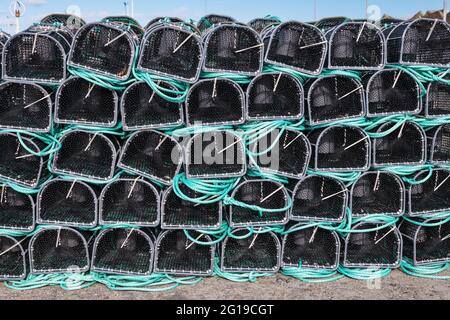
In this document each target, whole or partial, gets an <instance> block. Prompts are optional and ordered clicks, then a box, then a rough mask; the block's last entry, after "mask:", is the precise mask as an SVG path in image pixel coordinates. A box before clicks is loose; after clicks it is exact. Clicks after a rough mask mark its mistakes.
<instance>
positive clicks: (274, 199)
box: [227, 179, 291, 228]
mask: <svg viewBox="0 0 450 320" xmlns="http://www.w3.org/2000/svg"><path fill="white" fill-rule="evenodd" d="M231 198H232V199H233V201H231V202H230V205H229V206H228V208H227V212H228V224H229V226H230V227H231V228H237V227H261V226H267V225H285V224H286V223H287V222H288V221H289V213H290V209H291V198H290V196H289V193H288V191H287V189H286V188H285V187H284V186H283V185H282V184H281V183H279V182H276V181H271V180H267V179H266V180H264V179H254V180H246V181H244V182H242V183H241V184H239V185H238V186H237V187H236V188H235V189H234V190H233V192H232V193H231Z"/></svg>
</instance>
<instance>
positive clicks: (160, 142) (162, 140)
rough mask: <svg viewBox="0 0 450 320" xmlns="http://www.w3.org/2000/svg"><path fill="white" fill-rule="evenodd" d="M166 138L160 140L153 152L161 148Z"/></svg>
mask: <svg viewBox="0 0 450 320" xmlns="http://www.w3.org/2000/svg"><path fill="white" fill-rule="evenodd" d="M168 138H169V137H168V136H165V137H164V139H161V140H160V141H159V143H158V145H157V146H156V148H155V150H156V151H157V150H159V148H161V146H162V145H163V143H164V142H165V141H166V140H167V139H168Z"/></svg>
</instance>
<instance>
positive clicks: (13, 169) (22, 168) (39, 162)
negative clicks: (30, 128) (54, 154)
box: [0, 132, 48, 188]
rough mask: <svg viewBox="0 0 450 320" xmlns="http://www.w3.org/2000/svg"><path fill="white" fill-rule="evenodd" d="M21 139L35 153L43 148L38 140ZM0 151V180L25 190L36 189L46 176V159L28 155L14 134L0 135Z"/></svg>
mask: <svg viewBox="0 0 450 320" xmlns="http://www.w3.org/2000/svg"><path fill="white" fill-rule="evenodd" d="M21 138H22V141H23V142H24V143H25V144H26V146H27V147H28V148H31V149H32V150H34V151H35V152H39V151H40V150H42V149H43V148H44V146H43V144H42V143H41V142H40V140H38V139H30V138H26V137H24V136H22V137H21ZM0 150H2V152H1V153H0V179H3V180H5V181H8V182H11V183H15V184H18V185H20V186H23V187H26V188H36V187H37V186H38V185H39V182H40V181H41V179H43V178H45V177H46V176H47V174H48V172H47V166H46V161H47V159H46V158H43V157H38V156H35V155H33V154H31V153H29V152H28V151H27V150H26V149H25V148H24V147H23V146H22V145H21V144H20V141H19V139H18V137H17V135H16V134H13V133H5V132H3V133H0Z"/></svg>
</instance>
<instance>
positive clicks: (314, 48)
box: [266, 21, 327, 74]
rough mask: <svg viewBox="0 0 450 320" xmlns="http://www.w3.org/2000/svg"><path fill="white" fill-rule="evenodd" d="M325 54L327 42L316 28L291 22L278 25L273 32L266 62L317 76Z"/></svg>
mask: <svg viewBox="0 0 450 320" xmlns="http://www.w3.org/2000/svg"><path fill="white" fill-rule="evenodd" d="M326 53H327V41H326V39H325V36H324V35H323V34H322V32H321V31H320V30H319V29H318V28H317V27H314V26H312V25H309V24H304V23H300V22H294V21H291V22H286V23H283V24H281V25H279V26H278V27H277V28H276V29H275V30H274V31H273V33H272V36H271V39H270V44H269V49H268V51H267V55H266V62H267V63H272V64H275V65H280V66H287V67H291V68H293V69H295V70H298V71H301V72H304V73H307V74H319V73H320V72H321V71H322V68H323V65H324V63H325V56H326Z"/></svg>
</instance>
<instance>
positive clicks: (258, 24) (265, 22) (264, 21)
mask: <svg viewBox="0 0 450 320" xmlns="http://www.w3.org/2000/svg"><path fill="white" fill-rule="evenodd" d="M278 24H280V21H279V20H278V19H275V18H256V19H253V20H251V21H250V22H249V23H248V26H249V27H250V28H252V29H253V30H255V31H256V32H258V33H261V31H263V30H264V29H266V28H267V27H271V26H276V25H278Z"/></svg>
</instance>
